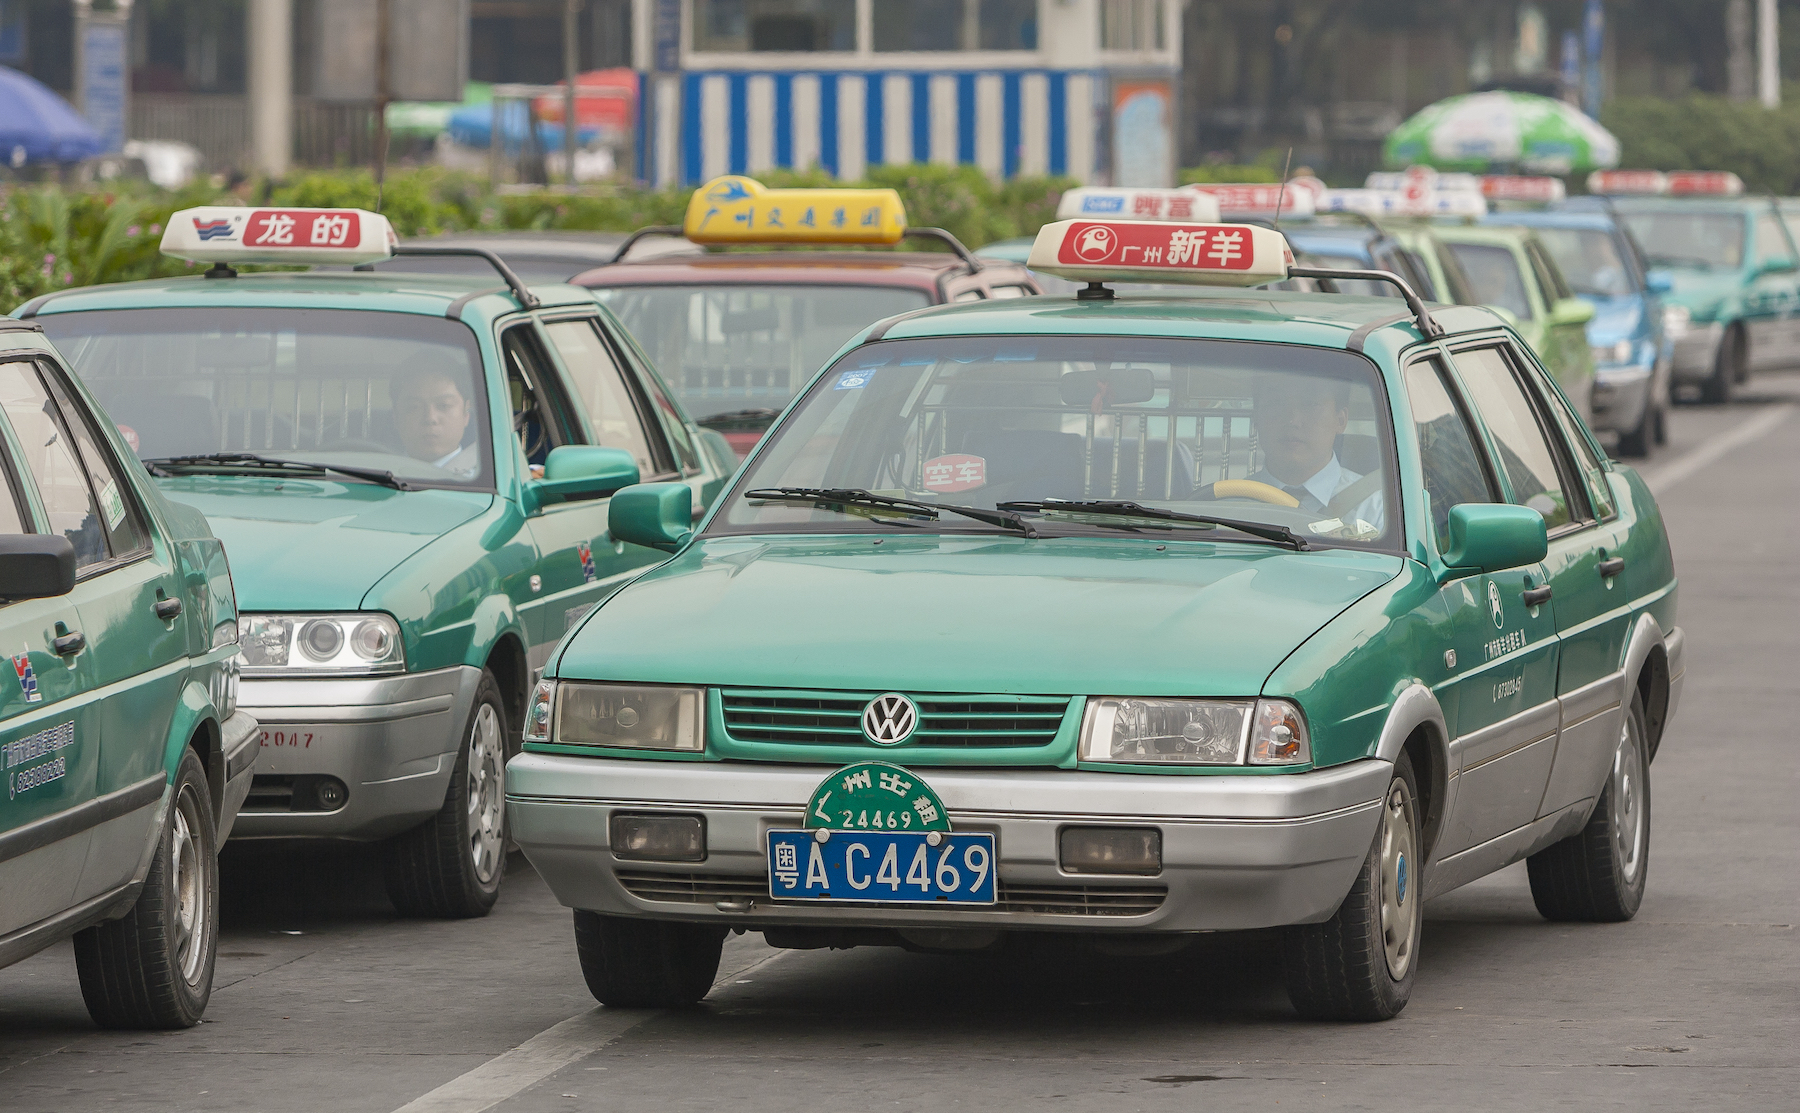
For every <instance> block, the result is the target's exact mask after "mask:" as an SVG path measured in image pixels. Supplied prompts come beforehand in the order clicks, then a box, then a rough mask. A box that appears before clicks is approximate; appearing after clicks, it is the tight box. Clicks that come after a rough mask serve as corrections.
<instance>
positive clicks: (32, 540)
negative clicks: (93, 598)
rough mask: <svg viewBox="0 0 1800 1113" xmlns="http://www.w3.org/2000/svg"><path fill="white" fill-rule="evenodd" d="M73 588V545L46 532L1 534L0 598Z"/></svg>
mask: <svg viewBox="0 0 1800 1113" xmlns="http://www.w3.org/2000/svg"><path fill="white" fill-rule="evenodd" d="M74 590H75V546H74V545H73V544H71V543H70V542H69V539H68V538H67V537H61V536H58V535H56V534H49V533H16V534H9V535H6V536H0V599H6V600H9V601H10V600H18V599H50V598H54V597H56V596H58V595H67V594H68V593H69V592H71V591H74Z"/></svg>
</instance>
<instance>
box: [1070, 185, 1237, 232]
mask: <svg viewBox="0 0 1800 1113" xmlns="http://www.w3.org/2000/svg"><path fill="white" fill-rule="evenodd" d="M1056 216H1057V218H1058V219H1059V220H1068V219H1071V218H1075V217H1087V218H1089V219H1092V220H1188V221H1199V222H1202V223H1204V222H1207V221H1214V220H1218V219H1219V204H1218V202H1217V201H1215V200H1214V199H1213V198H1212V197H1210V196H1208V195H1207V194H1204V193H1197V192H1195V191H1194V190H1191V189H1110V188H1105V187H1098V186H1082V187H1080V188H1078V189H1071V190H1069V191H1068V192H1066V193H1064V194H1063V195H1062V200H1061V201H1059V202H1057V205H1056Z"/></svg>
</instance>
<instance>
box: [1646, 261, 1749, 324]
mask: <svg viewBox="0 0 1800 1113" xmlns="http://www.w3.org/2000/svg"><path fill="white" fill-rule="evenodd" d="M1668 272H1669V280H1670V282H1671V283H1672V286H1671V288H1670V290H1669V292H1668V293H1666V294H1664V295H1663V296H1662V300H1663V301H1664V303H1666V304H1668V305H1679V306H1681V307H1682V308H1683V309H1686V310H1687V311H1688V312H1689V313H1691V314H1693V317H1694V320H1696V321H1705V320H1710V319H1711V318H1712V316H1713V314H1714V313H1717V312H1718V310H1719V304H1720V303H1721V302H1723V301H1724V300H1725V299H1726V298H1728V297H1730V296H1731V294H1732V293H1733V292H1734V291H1735V290H1737V288H1738V287H1739V286H1741V285H1742V284H1743V276H1742V275H1740V274H1738V272H1736V271H1702V270H1692V269H1688V268H1677V267H1670V268H1668Z"/></svg>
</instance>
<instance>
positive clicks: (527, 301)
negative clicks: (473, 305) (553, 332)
mask: <svg viewBox="0 0 1800 1113" xmlns="http://www.w3.org/2000/svg"><path fill="white" fill-rule="evenodd" d="M402 255H460V256H464V257H466V258H470V259H485V260H487V262H488V265H489V266H491V267H493V268H494V269H495V270H497V271H499V272H500V277H501V278H502V279H504V280H505V281H506V285H507V288H508V289H510V290H511V291H512V292H513V297H515V298H517V299H519V308H521V309H536V308H537V307H538V306H539V305H541V304H543V303H542V302H540V301H538V297H537V295H536V294H534V293H532V292H531V291H530V290H529V289H527V288H526V286H525V282H524V280H523V279H521V278H520V277H519V276H518V275H517V274H516V273H515V272H514V271H513V269H512V268H511V267H509V266H507V265H506V261H505V260H504V259H502V258H500V256H498V255H496V254H495V253H493V252H492V251H489V250H488V249H487V248H485V247H414V246H412V245H410V244H401V245H399V246H398V247H396V248H394V257H395V258H399V257H400V256H402ZM355 269H357V270H359V271H372V270H374V269H375V264H373V263H359V264H357V266H356V268H355Z"/></svg>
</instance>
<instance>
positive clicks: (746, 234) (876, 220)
mask: <svg viewBox="0 0 1800 1113" xmlns="http://www.w3.org/2000/svg"><path fill="white" fill-rule="evenodd" d="M682 233H683V234H684V235H686V236H687V238H688V239H690V240H692V241H693V242H694V243H700V244H711V243H721V244H727V243H764V244H773V243H830V244H853V243H867V244H877V243H878V244H894V243H899V242H900V237H901V236H903V235H905V234H906V206H905V204H903V203H902V202H901V200H900V195H899V194H898V193H896V192H895V191H893V190H891V189H768V188H765V187H764V186H763V184H762V183H761V182H759V181H756V180H755V179H753V178H746V177H744V176H742V175H740V174H728V175H726V176H725V177H722V178H714V179H713V180H712V181H710V182H707V183H706V184H705V185H703V186H701V187H700V188H699V189H697V190H695V191H694V196H693V197H692V198H691V199H690V200H689V201H688V207H687V219H686V220H685V221H684V222H683V223H682Z"/></svg>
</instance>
